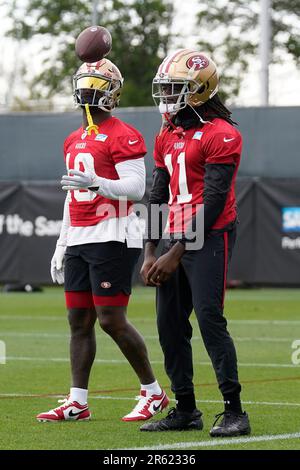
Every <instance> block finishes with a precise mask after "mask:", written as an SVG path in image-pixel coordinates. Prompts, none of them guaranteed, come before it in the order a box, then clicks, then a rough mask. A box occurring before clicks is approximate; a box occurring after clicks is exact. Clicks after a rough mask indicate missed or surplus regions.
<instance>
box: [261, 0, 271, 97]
mask: <svg viewBox="0 0 300 470" xmlns="http://www.w3.org/2000/svg"><path fill="white" fill-rule="evenodd" d="M271 1H272V0H260V21H259V23H260V25H259V26H260V38H261V39H260V46H259V55H260V63H261V100H260V102H261V106H268V105H269V63H270V55H271V54H270V51H271Z"/></svg>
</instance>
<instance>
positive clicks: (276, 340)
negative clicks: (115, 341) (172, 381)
mask: <svg viewBox="0 0 300 470" xmlns="http://www.w3.org/2000/svg"><path fill="white" fill-rule="evenodd" d="M97 336H100V335H99V334H98V335H97ZM1 337H12V338H13V337H16V338H18V337H26V338H70V334H69V333H65V334H64V333H43V332H34V333H29V332H27V333H21V332H19V331H4V332H0V338H1ZM143 338H145V339H147V340H158V335H143ZM101 339H110V338H109V336H108V335H101ZM200 339H202V338H201V336H193V338H192V340H194V341H198V340H200ZM233 339H234V341H238V342H241V343H242V342H244V341H262V342H266V343H286V342H291V341H293V340H294V337H293V338H292V337H291V338H274V337H269V336H266V337H264V336H262V337H253V338H252V337H251V336H245V337H240V336H238V337H235V336H234V337H233Z"/></svg>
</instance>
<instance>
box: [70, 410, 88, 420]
mask: <svg viewBox="0 0 300 470" xmlns="http://www.w3.org/2000/svg"><path fill="white" fill-rule="evenodd" d="M86 410H88V408H84V410H81V411H79V412H78V413H73V410H71V411H69V416H70V418H72V417H73V416H78V415H80V414H81V413H83V412H84V411H86Z"/></svg>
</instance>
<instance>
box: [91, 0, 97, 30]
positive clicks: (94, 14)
mask: <svg viewBox="0 0 300 470" xmlns="http://www.w3.org/2000/svg"><path fill="white" fill-rule="evenodd" d="M92 2H93V8H92V25H97V22H98V11H97V7H98V0H92Z"/></svg>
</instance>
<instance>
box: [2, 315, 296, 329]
mask: <svg viewBox="0 0 300 470" xmlns="http://www.w3.org/2000/svg"><path fill="white" fill-rule="evenodd" d="M298 315H299V316H300V312H299V314H298ZM129 317H130V315H129ZM0 320H39V321H40V320H50V321H57V320H62V321H64V322H66V321H67V317H66V314H65V313H63V314H62V315H61V316H49V315H48V316H46V315H35V316H34V315H0ZM131 320H132V322H133V323H138V322H141V323H143V322H145V323H146V322H153V324H155V321H156V320H155V316H154V314H153V317H146V318H132V319H131ZM227 320H228V323H229V324H233V325H234V324H237V325H239V324H241V325H242V324H244V325H276V326H277V325H281V326H283V325H300V320H245V319H236V320H230V319H227Z"/></svg>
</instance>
